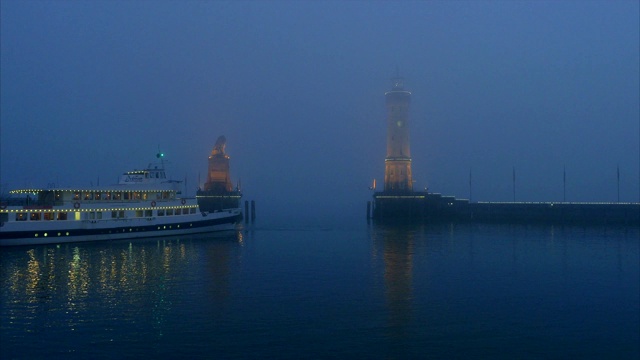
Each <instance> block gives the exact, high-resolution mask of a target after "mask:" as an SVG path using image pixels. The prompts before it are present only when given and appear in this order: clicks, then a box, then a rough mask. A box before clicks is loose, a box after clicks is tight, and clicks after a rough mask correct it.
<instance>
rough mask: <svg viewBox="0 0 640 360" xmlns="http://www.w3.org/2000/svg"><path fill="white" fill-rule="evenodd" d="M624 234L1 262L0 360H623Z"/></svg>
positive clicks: (470, 232) (163, 249)
mask: <svg viewBox="0 0 640 360" xmlns="http://www.w3.org/2000/svg"><path fill="white" fill-rule="evenodd" d="M639 236H640V233H639V230H638V229H637V228H600V227H593V228H580V227H545V226H526V225H522V226H493V225H437V226H407V225H403V226H382V225H363V226H359V225H358V226H338V225H328V226H322V227H318V226H295V225H292V226H289V227H286V226H285V227H277V228H269V227H266V228H260V227H258V226H256V227H249V228H248V229H246V230H243V231H241V232H235V233H233V234H230V235H229V236H223V237H217V238H210V237H208V236H204V237H203V236H194V237H186V238H182V237H180V238H159V239H150V240H146V241H142V242H139V241H134V242H127V241H121V242H104V243H96V244H91V243H87V244H62V245H51V246H35V247H31V248H29V247H26V248H10V249H2V250H1V251H2V252H1V253H0V255H1V263H0V270H1V272H0V286H1V291H2V292H1V305H2V307H1V309H0V331H1V332H0V355H2V358H8V359H10V358H33V357H35V358H42V357H48V358H50V357H54V358H56V357H66V356H68V355H75V356H77V357H92V358H96V357H98V358H100V357H102V358H114V357H123V356H125V357H143V356H155V357H158V356H159V357H162V356H165V357H189V356H194V357H210V356H211V355H215V356H216V357H220V358H229V357H245V358H255V357H263V356H269V355H271V356H273V355H274V354H275V355H277V356H278V357H279V358H299V357H301V356H303V355H309V354H311V355H318V356H320V357H324V356H332V357H333V356H337V357H366V358H415V357H419V358H460V357H463V358H466V357H482V358H495V357H513V356H515V355H519V356H517V357H525V358H526V357H534V358H546V357H560V358H568V357H571V358H575V357H580V358H584V357H603V356H604V357H607V356H614V357H617V358H625V357H632V356H634V355H637V354H639V353H640V345H637V343H638V341H636V340H639V339H640V330H639V329H640V314H638V312H639V310H638V308H639V305H638V304H639V302H640V264H639V259H640V249H639V248H640V244H639V241H640V240H638V237H639Z"/></svg>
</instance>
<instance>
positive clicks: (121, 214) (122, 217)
mask: <svg viewBox="0 0 640 360" xmlns="http://www.w3.org/2000/svg"><path fill="white" fill-rule="evenodd" d="M118 217H119V218H121V219H124V210H120V211H118Z"/></svg>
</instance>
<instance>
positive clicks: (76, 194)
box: [73, 191, 80, 200]
mask: <svg viewBox="0 0 640 360" xmlns="http://www.w3.org/2000/svg"><path fill="white" fill-rule="evenodd" d="M73 200H80V192H79V191H76V192H74V193H73Z"/></svg>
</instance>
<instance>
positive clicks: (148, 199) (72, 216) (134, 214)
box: [0, 164, 242, 246]
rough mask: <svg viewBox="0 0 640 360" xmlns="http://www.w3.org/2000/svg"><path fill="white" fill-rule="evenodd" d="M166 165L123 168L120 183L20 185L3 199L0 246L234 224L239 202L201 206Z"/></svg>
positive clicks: (200, 229) (213, 228)
mask: <svg viewBox="0 0 640 360" xmlns="http://www.w3.org/2000/svg"><path fill="white" fill-rule="evenodd" d="M180 183H181V182H180V181H175V180H169V179H167V177H166V173H165V170H164V166H162V164H159V166H153V165H149V167H148V168H147V169H144V170H135V171H128V172H125V173H124V174H122V175H121V176H120V179H119V182H118V184H117V185H111V186H102V187H101V186H96V187H87V188H71V189H67V188H53V189H19V190H12V191H10V194H12V195H18V196H22V199H20V200H21V201H16V200H15V199H10V201H7V202H2V203H0V246H11V245H34V244H55V243H66V242H79V241H100V240H116V239H130V238H146V237H153V236H170V235H182V234H194V233H205V232H214V231H225V230H234V229H236V225H237V224H239V223H240V222H241V219H242V212H241V209H240V208H230V209H222V210H218V211H214V212H202V211H200V209H199V206H198V204H197V201H196V199H195V198H191V199H189V198H181V197H180V195H181V191H180Z"/></svg>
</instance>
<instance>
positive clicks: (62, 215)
mask: <svg viewBox="0 0 640 360" xmlns="http://www.w3.org/2000/svg"><path fill="white" fill-rule="evenodd" d="M58 220H67V213H66V212H59V213H58Z"/></svg>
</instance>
